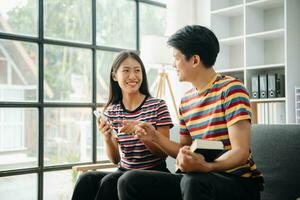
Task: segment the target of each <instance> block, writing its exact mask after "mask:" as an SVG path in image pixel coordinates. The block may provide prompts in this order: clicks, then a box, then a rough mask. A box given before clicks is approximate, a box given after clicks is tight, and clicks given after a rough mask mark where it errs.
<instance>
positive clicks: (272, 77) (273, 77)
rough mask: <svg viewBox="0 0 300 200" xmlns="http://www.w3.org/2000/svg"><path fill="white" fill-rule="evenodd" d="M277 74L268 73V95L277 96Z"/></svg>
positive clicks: (270, 96)
mask: <svg viewBox="0 0 300 200" xmlns="http://www.w3.org/2000/svg"><path fill="white" fill-rule="evenodd" d="M276 86H277V74H268V97H269V98H275V97H277V87H276Z"/></svg>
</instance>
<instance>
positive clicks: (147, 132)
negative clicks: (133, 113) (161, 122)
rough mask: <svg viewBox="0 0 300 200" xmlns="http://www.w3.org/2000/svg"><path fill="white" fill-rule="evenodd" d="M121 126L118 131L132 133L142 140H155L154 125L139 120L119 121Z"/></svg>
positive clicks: (155, 131) (156, 132)
mask: <svg viewBox="0 0 300 200" xmlns="http://www.w3.org/2000/svg"><path fill="white" fill-rule="evenodd" d="M120 123H121V124H123V127H122V128H121V129H120V132H125V133H130V134H134V137H136V138H138V139H140V140H141V141H144V142H152V143H153V142H155V141H156V140H157V137H158V136H157V134H159V133H158V131H157V130H156V129H155V127H154V126H153V125H152V124H150V123H148V122H141V121H129V120H126V121H121V122H120Z"/></svg>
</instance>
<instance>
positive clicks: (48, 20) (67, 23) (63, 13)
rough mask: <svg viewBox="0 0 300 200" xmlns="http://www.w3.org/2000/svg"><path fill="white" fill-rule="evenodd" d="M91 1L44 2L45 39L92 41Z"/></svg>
mask: <svg viewBox="0 0 300 200" xmlns="http://www.w3.org/2000/svg"><path fill="white" fill-rule="evenodd" d="M91 3H92V1H87V0H45V1H44V10H45V15H44V16H45V19H44V21H45V24H44V27H45V37H49V38H55V39H61V40H72V41H76V42H87V43H91V41H92V9H91V8H92V5H91Z"/></svg>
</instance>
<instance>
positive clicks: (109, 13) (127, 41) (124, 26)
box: [96, 0, 136, 49]
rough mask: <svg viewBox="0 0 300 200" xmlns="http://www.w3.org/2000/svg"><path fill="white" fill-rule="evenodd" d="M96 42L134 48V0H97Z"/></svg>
mask: <svg viewBox="0 0 300 200" xmlns="http://www.w3.org/2000/svg"><path fill="white" fill-rule="evenodd" d="M96 2H97V12H96V13H97V44H99V45H104V46H113V47H120V48H127V49H136V6H135V2H134V1H125V0H113V1H112V0H97V1H96Z"/></svg>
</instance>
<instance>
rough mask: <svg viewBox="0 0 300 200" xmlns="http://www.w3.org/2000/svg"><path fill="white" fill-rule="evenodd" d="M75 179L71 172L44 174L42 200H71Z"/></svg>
mask: <svg viewBox="0 0 300 200" xmlns="http://www.w3.org/2000/svg"><path fill="white" fill-rule="evenodd" d="M76 177H77V176H76V174H75V173H74V172H72V171H71V170H64V171H56V172H47V173H45V174H44V200H53V199H58V200H69V199H71V196H72V192H73V187H74V184H75V181H76Z"/></svg>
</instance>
